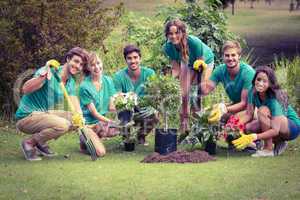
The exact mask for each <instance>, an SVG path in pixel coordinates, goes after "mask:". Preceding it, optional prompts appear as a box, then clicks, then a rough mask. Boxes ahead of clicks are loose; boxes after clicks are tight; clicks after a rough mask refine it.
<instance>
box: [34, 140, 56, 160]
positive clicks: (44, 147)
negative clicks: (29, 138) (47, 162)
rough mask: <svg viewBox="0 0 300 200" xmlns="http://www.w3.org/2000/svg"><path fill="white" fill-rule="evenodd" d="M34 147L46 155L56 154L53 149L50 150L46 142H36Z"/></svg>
mask: <svg viewBox="0 0 300 200" xmlns="http://www.w3.org/2000/svg"><path fill="white" fill-rule="evenodd" d="M36 149H37V150H38V152H39V153H40V154H41V155H43V156H46V157H53V156H56V155H57V154H56V153H55V152H53V151H51V149H50V147H49V146H48V145H47V144H43V145H42V144H39V143H38V144H37V145H36Z"/></svg>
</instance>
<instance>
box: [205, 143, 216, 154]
mask: <svg viewBox="0 0 300 200" xmlns="http://www.w3.org/2000/svg"><path fill="white" fill-rule="evenodd" d="M204 150H205V151H206V152H207V153H208V154H210V155H216V153H217V151H216V150H217V143H216V142H214V141H207V142H206V145H205V149H204Z"/></svg>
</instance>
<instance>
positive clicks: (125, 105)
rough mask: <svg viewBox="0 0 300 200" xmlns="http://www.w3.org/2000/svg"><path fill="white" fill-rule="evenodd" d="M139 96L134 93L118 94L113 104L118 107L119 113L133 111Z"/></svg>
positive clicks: (114, 97)
mask: <svg viewBox="0 0 300 200" xmlns="http://www.w3.org/2000/svg"><path fill="white" fill-rule="evenodd" d="M137 98H138V97H137V95H136V94H135V93H134V92H128V93H126V94H122V93H117V94H115V95H114V96H113V104H114V105H115V106H116V109H117V111H122V110H131V111H133V108H134V107H135V106H136V105H137Z"/></svg>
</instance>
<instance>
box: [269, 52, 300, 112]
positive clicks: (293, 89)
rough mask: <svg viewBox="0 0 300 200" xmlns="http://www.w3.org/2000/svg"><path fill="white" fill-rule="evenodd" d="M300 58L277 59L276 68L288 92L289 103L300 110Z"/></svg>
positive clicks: (281, 82)
mask: <svg viewBox="0 0 300 200" xmlns="http://www.w3.org/2000/svg"><path fill="white" fill-rule="evenodd" d="M299 66H300V56H295V57H294V58H293V59H291V60H289V59H287V58H277V57H275V62H274V67H275V69H276V76H277V79H278V81H279V83H280V85H281V87H282V88H283V89H285V90H287V93H288V95H289V102H290V103H292V104H293V105H294V106H295V108H296V109H298V112H299V108H300V67H299Z"/></svg>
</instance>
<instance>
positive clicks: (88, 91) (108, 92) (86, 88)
mask: <svg viewBox="0 0 300 200" xmlns="http://www.w3.org/2000/svg"><path fill="white" fill-rule="evenodd" d="M101 81H102V84H101V88H100V90H99V91H97V89H96V87H95V85H94V84H93V83H92V80H91V77H90V76H88V77H86V78H85V79H84V81H83V82H82V83H81V84H80V89H79V96H80V106H81V109H82V112H83V116H84V118H85V121H86V123H87V124H95V123H97V122H98V119H96V118H95V117H94V116H93V115H92V114H91V112H90V110H89V109H88V108H87V105H88V104H90V103H93V104H94V105H95V108H96V110H97V112H98V113H100V114H101V115H105V114H106V113H107V112H108V110H109V102H110V98H111V97H112V96H113V95H114V94H115V93H116V90H115V86H114V83H113V81H112V79H111V78H110V77H109V76H105V75H103V76H102V77H101Z"/></svg>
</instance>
